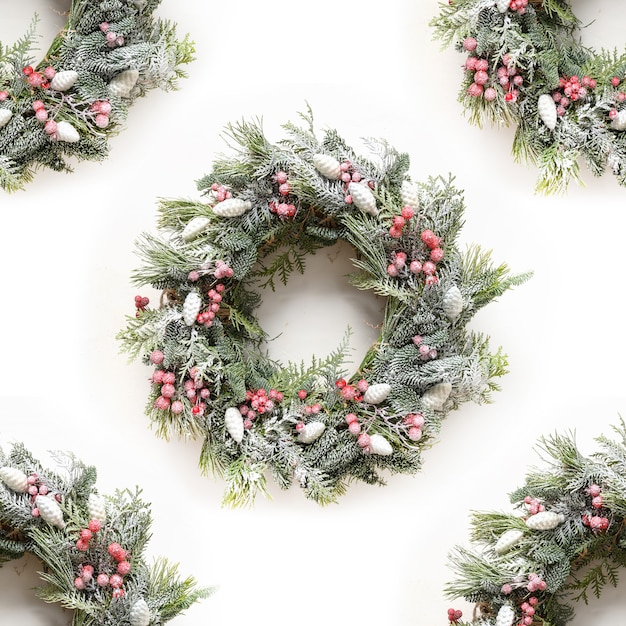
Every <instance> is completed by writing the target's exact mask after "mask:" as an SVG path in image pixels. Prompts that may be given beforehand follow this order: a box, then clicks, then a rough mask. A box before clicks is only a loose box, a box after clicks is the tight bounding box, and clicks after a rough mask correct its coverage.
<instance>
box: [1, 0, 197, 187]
mask: <svg viewBox="0 0 626 626" xmlns="http://www.w3.org/2000/svg"><path fill="white" fill-rule="evenodd" d="M160 1H161V0H101V1H98V2H93V1H92V0H73V1H72V4H71V8H70V10H69V15H68V21H67V25H66V27H65V28H64V29H63V30H62V31H61V32H60V33H59V34H58V35H57V37H56V38H55V39H54V41H53V42H52V45H51V46H50V49H49V50H48V52H47V53H46V54H45V56H44V58H43V59H42V60H41V61H39V62H38V63H37V64H34V59H33V56H32V52H33V50H34V49H35V48H36V38H37V37H36V26H37V18H36V17H35V18H34V19H33V22H32V24H31V27H30V29H29V30H28V32H27V33H26V34H25V36H24V37H22V38H21V39H19V40H18V41H17V42H16V43H15V44H13V45H12V46H4V45H2V43H1V42H0V186H1V187H2V188H3V189H5V190H7V191H14V190H17V189H22V188H23V186H24V183H26V182H28V181H30V180H31V179H32V177H33V174H34V171H35V170H36V169H37V168H38V167H49V168H51V169H53V170H57V171H71V166H70V164H69V163H68V161H67V160H66V158H67V157H73V158H76V159H85V160H101V159H103V158H104V157H105V156H106V154H107V151H108V144H107V140H108V138H109V137H110V136H112V135H114V134H116V133H117V132H119V131H120V130H121V125H122V123H123V122H124V120H125V119H126V116H127V112H128V107H129V106H130V105H131V104H132V102H133V101H134V100H135V99H136V98H137V97H138V96H142V95H144V94H145V93H146V92H147V91H148V90H149V89H153V88H155V87H159V88H161V89H166V90H169V89H174V88H175V87H176V81H177V79H178V78H180V77H182V76H184V72H183V71H182V69H181V65H182V64H185V63H188V62H190V61H191V60H192V54H193V45H192V44H191V43H190V42H189V41H188V40H187V38H185V39H183V40H182V41H179V40H177V39H176V32H175V27H174V25H172V24H171V23H169V22H167V21H162V20H156V19H154V17H153V13H154V11H155V9H156V8H157V6H158V5H159V3H160Z"/></svg>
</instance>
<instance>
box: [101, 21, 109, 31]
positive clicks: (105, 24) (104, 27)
mask: <svg viewBox="0 0 626 626" xmlns="http://www.w3.org/2000/svg"><path fill="white" fill-rule="evenodd" d="M100 30H101V31H102V32H103V33H106V32H107V30H109V23H108V22H101V23H100Z"/></svg>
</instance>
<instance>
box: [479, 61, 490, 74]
mask: <svg viewBox="0 0 626 626" xmlns="http://www.w3.org/2000/svg"><path fill="white" fill-rule="evenodd" d="M488 69H489V63H488V61H487V59H478V61H476V71H478V72H486V71H487V70H488Z"/></svg>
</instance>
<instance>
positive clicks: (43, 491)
mask: <svg viewBox="0 0 626 626" xmlns="http://www.w3.org/2000/svg"><path fill="white" fill-rule="evenodd" d="M47 494H48V487H47V486H46V485H41V486H40V487H39V495H40V496H45V495H47Z"/></svg>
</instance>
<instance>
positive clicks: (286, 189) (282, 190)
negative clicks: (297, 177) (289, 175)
mask: <svg viewBox="0 0 626 626" xmlns="http://www.w3.org/2000/svg"><path fill="white" fill-rule="evenodd" d="M290 189H291V187H290V185H289V183H283V184H282V185H280V187H279V188H278V193H279V194H280V195H281V196H286V195H288V194H289V191H290Z"/></svg>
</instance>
